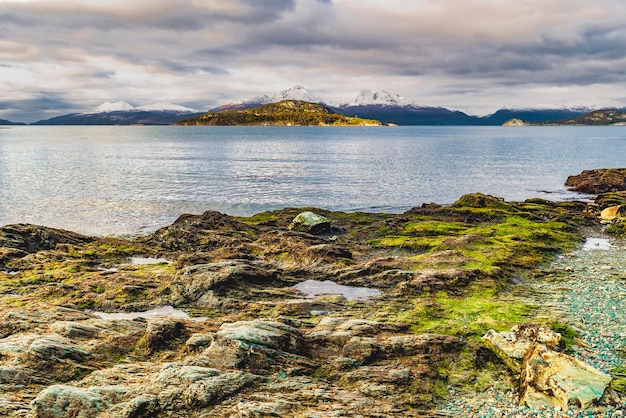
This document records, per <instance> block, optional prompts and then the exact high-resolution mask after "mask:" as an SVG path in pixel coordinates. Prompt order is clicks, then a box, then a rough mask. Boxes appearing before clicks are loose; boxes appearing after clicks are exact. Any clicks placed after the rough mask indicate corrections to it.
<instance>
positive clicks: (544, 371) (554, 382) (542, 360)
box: [519, 344, 611, 410]
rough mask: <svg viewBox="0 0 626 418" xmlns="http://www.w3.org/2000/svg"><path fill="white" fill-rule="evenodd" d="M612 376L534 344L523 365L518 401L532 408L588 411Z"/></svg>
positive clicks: (570, 357)
mask: <svg viewBox="0 0 626 418" xmlns="http://www.w3.org/2000/svg"><path fill="white" fill-rule="evenodd" d="M610 382H611V376H609V375H607V374H605V373H602V372H600V371H599V370H596V369H595V368H593V367H591V366H589V365H588V364H586V363H583V362H582V361H580V360H577V359H576V358H574V357H572V356H569V355H567V354H563V353H558V352H556V351H553V350H550V349H549V348H547V347H546V346H545V345H542V344H536V345H534V346H533V347H532V348H531V349H530V350H529V351H528V353H526V356H525V357H524V360H523V363H522V375H521V379H520V390H519V393H520V402H521V403H525V404H526V405H528V406H529V407H531V408H540V407H546V406H548V407H560V408H561V409H562V410H567V409H569V407H570V406H571V405H574V406H577V407H579V408H580V409H586V408H588V407H589V406H590V405H591V404H592V403H593V402H594V401H595V400H598V399H600V398H601V397H602V395H603V394H604V390H605V389H606V387H607V386H608V384H609V383H610Z"/></svg>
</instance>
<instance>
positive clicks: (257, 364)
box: [202, 320, 315, 374]
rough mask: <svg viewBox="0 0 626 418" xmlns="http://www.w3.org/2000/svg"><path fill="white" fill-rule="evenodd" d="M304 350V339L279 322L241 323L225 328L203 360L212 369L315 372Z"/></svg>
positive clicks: (256, 321) (228, 325)
mask: <svg viewBox="0 0 626 418" xmlns="http://www.w3.org/2000/svg"><path fill="white" fill-rule="evenodd" d="M303 349H304V337H303V335H302V333H301V332H300V331H299V330H298V329H296V328H293V327H291V326H289V325H286V324H283V323H282V322H275V321H263V320H254V321H240V322H234V323H226V324H223V325H222V326H221V327H220V330H219V331H218V332H217V333H216V335H215V340H214V341H213V343H212V344H211V345H210V346H209V348H208V349H207V350H206V351H205V352H204V353H203V354H202V357H203V358H204V359H206V362H207V363H206V364H208V365H211V366H212V367H217V368H220V369H244V368H247V369H250V370H251V371H253V372H254V373H256V374H267V373H269V372H270V371H272V370H274V369H276V368H280V369H282V370H285V369H288V368H296V369H300V368H305V369H310V368H313V367H314V366H315V364H314V363H313V362H312V361H311V360H309V359H307V358H306V357H304V356H303V355H302V354H303Z"/></svg>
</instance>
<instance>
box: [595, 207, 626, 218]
mask: <svg viewBox="0 0 626 418" xmlns="http://www.w3.org/2000/svg"><path fill="white" fill-rule="evenodd" d="M624 217H626V206H623V205H617V206H609V207H608V208H606V209H603V210H602V212H600V219H601V220H603V221H612V220H614V219H617V218H624Z"/></svg>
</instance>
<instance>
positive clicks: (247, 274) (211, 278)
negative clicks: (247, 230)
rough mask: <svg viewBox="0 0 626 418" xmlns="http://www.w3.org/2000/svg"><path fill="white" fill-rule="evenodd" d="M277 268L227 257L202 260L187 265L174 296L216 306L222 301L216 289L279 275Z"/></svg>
mask: <svg viewBox="0 0 626 418" xmlns="http://www.w3.org/2000/svg"><path fill="white" fill-rule="evenodd" d="M275 274H276V270H275V269H273V268H271V266H269V265H267V264H265V263H261V262H250V261H246V260H227V261H220V262H217V263H209V264H198V265H194V266H189V267H185V268H183V269H182V270H181V271H180V272H179V273H178V274H177V276H176V279H175V280H174V283H173V285H172V287H173V289H174V293H175V295H174V296H173V298H174V299H176V298H180V300H179V301H178V302H179V304H183V303H190V302H195V304H196V305H198V306H212V305H214V304H216V303H218V301H217V300H216V296H215V294H214V293H213V290H214V289H216V288H219V287H220V286H228V285H232V284H233V283H235V282H237V281H245V282H254V283H259V282H265V281H269V280H271V279H272V278H273V277H275Z"/></svg>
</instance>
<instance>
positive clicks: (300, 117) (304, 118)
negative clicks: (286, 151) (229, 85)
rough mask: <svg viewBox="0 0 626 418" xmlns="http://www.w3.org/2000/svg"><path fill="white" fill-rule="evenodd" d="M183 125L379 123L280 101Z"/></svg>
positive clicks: (311, 105) (207, 115) (214, 114)
mask: <svg viewBox="0 0 626 418" xmlns="http://www.w3.org/2000/svg"><path fill="white" fill-rule="evenodd" d="M175 125H183V126H204V125H207V126H327V125H332V126H379V125H382V123H381V122H379V121H377V120H371V119H361V118H354V117H348V116H345V115H341V114H339V113H336V112H335V111H333V110H331V109H330V108H328V107H327V106H324V105H321V104H317V103H310V102H305V101H301V100H283V101H281V102H278V103H270V104H266V105H262V106H258V107H255V108H251V109H233V110H222V111H220V112H209V113H205V114H204V115H201V116H198V117H194V118H189V119H184V120H182V121H179V122H177V123H175Z"/></svg>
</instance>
